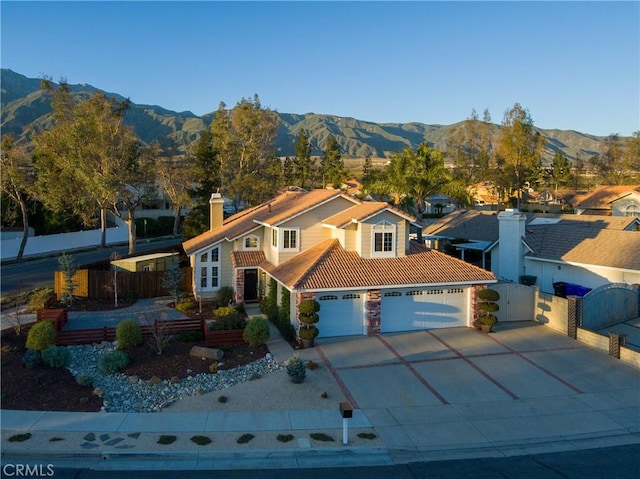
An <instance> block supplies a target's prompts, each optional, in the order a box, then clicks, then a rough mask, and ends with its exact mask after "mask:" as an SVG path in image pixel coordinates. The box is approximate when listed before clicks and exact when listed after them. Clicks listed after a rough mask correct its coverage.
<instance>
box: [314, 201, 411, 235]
mask: <svg viewBox="0 0 640 479" xmlns="http://www.w3.org/2000/svg"><path fill="white" fill-rule="evenodd" d="M384 210H387V211H392V212H394V213H396V214H398V215H400V216H402V217H403V218H406V219H408V220H409V221H412V222H415V221H416V219H415V218H414V217H412V216H410V215H407V213H404V212H403V211H399V210H396V209H395V208H392V207H391V206H390V205H389V203H385V202H383V201H365V202H363V203H360V204H358V205H354V206H352V207H351V208H347V209H345V210H343V211H341V212H339V213H336V214H335V215H333V216H331V217H329V218H327V219H325V220H323V221H322V224H324V225H329V226H335V227H336V228H344V227H345V226H347V225H348V224H349V223H351V222H352V221H362V220H364V219H366V218H368V217H369V216H371V215H374V214H376V213H379V212H381V211H384Z"/></svg>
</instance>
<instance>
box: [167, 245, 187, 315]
mask: <svg viewBox="0 0 640 479" xmlns="http://www.w3.org/2000/svg"><path fill="white" fill-rule="evenodd" d="M162 287H163V288H165V289H166V290H167V291H168V292H169V294H170V295H171V296H173V301H174V303H173V304H174V306H177V305H178V301H180V298H181V297H182V296H183V295H184V292H183V289H184V273H183V272H182V268H180V259H179V258H178V257H176V256H171V257H170V258H169V259H168V261H167V269H166V271H165V273H164V277H163V278H162Z"/></svg>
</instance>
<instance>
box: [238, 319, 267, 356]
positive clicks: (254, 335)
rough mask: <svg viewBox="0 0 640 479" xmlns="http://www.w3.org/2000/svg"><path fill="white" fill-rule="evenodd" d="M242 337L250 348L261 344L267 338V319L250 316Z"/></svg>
mask: <svg viewBox="0 0 640 479" xmlns="http://www.w3.org/2000/svg"><path fill="white" fill-rule="evenodd" d="M242 339H244V340H245V341H246V342H247V343H248V344H249V346H251V347H252V348H257V347H259V346H262V345H263V344H264V343H265V342H266V341H267V339H269V323H267V320H266V319H264V318H261V317H259V316H256V317H255V318H252V319H251V321H249V324H247V327H246V328H244V332H243V333H242Z"/></svg>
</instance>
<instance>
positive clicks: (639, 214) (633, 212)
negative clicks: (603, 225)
mask: <svg viewBox="0 0 640 479" xmlns="http://www.w3.org/2000/svg"><path fill="white" fill-rule="evenodd" d="M624 215H625V216H630V217H632V218H640V206H638V205H629V206H627V208H626V209H625V210H624Z"/></svg>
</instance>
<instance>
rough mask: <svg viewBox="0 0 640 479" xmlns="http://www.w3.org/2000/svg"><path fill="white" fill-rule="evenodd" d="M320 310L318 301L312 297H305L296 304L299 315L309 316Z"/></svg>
mask: <svg viewBox="0 0 640 479" xmlns="http://www.w3.org/2000/svg"><path fill="white" fill-rule="evenodd" d="M318 311H320V303H318V302H317V301H315V300H313V299H305V300H304V301H302V302H301V303H300V304H299V305H298V312H299V313H300V315H303V314H304V315H306V316H310V315H313V314H315V313H317V312H318Z"/></svg>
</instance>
